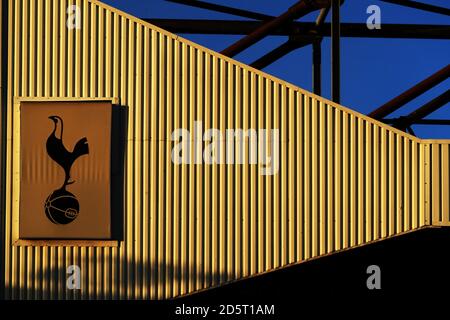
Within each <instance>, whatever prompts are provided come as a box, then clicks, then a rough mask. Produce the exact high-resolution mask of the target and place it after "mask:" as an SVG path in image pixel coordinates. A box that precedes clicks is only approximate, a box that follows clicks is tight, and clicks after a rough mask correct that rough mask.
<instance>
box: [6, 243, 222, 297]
mask: <svg viewBox="0 0 450 320" xmlns="http://www.w3.org/2000/svg"><path fill="white" fill-rule="evenodd" d="M91 249H92V250H93V251H94V256H95V255H99V254H101V250H102V248H91ZM87 256H88V257H89V254H87ZM79 260H80V259H79ZM48 262H49V261H48ZM108 262H109V263H107V264H102V265H92V266H90V265H89V262H88V261H87V260H86V261H77V262H76V261H72V262H71V263H70V264H76V265H79V266H80V271H81V278H80V282H81V283H80V284H81V289H74V290H71V289H69V288H68V286H67V280H68V279H69V277H70V275H71V274H68V273H67V269H66V265H62V266H60V267H59V266H56V267H53V268H47V269H44V270H42V271H41V272H39V273H38V274H30V275H26V276H25V277H24V278H23V281H24V283H23V285H15V286H11V285H10V286H6V295H5V298H6V299H7V300H80V299H81V300H111V299H114V300H116V299H124V300H134V299H137V300H141V299H150V297H152V298H153V297H154V299H166V298H170V297H171V296H172V295H173V294H174V293H175V292H179V290H180V288H181V287H184V288H185V290H187V289H188V288H189V284H190V283H191V284H192V285H193V287H192V289H194V288H196V287H195V286H196V285H197V280H198V281H201V282H200V283H199V284H205V285H207V286H211V285H212V284H213V283H217V282H218V281H219V280H220V279H226V277H227V275H226V274H221V273H207V274H205V273H204V272H202V271H201V270H196V267H195V265H194V264H191V265H190V266H187V265H186V266H182V265H173V264H169V263H164V262H160V263H145V262H143V263H140V262H133V261H132V260H128V263H122V264H117V268H116V267H114V266H113V260H112V259H109V260H108ZM70 264H68V265H70ZM68 265H67V266H68ZM43 279H52V280H53V281H43ZM16 280H17V282H19V279H16ZM155 282H156V283H158V285H152V284H154V283H155Z"/></svg>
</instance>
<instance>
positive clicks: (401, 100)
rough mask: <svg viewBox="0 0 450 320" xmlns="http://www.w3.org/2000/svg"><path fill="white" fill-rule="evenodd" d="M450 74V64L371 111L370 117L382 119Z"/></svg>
mask: <svg viewBox="0 0 450 320" xmlns="http://www.w3.org/2000/svg"><path fill="white" fill-rule="evenodd" d="M449 76H450V64H449V65H447V66H445V67H444V68H442V69H441V70H439V71H438V72H436V73H434V74H432V75H431V76H429V77H428V78H426V79H425V80H423V81H421V82H419V83H418V84H416V85H415V86H413V87H412V88H410V89H408V90H406V91H405V92H403V93H402V94H400V95H399V96H397V97H395V98H394V99H392V100H390V101H388V102H387V103H385V104H384V105H382V106H381V107H379V108H377V109H376V110H374V111H372V112H371V113H369V117H372V118H375V119H382V118H384V117H386V116H387V115H389V114H391V113H392V112H394V111H395V110H397V109H400V108H401V107H402V106H404V105H405V104H407V103H408V102H410V101H411V100H413V99H415V98H417V97H418V96H420V95H421V94H422V93H424V92H426V91H428V90H429V89H431V88H433V87H434V86H436V85H438V84H439V83H441V82H442V81H444V80H446V79H447V78H448V77H449Z"/></svg>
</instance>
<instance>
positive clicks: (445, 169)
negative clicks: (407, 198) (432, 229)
mask: <svg viewBox="0 0 450 320" xmlns="http://www.w3.org/2000/svg"><path fill="white" fill-rule="evenodd" d="M429 148H430V194H431V196H430V211H431V215H432V222H433V225H447V226H450V209H449V198H450V174H449V170H450V156H449V149H450V145H449V144H448V143H442V142H434V143H430V145H429Z"/></svg>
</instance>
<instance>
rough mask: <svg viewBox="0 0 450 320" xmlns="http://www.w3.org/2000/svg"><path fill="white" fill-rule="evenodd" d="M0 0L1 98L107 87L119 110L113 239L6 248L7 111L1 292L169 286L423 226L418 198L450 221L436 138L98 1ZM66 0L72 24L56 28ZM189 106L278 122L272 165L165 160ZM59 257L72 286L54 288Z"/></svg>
mask: <svg viewBox="0 0 450 320" xmlns="http://www.w3.org/2000/svg"><path fill="white" fill-rule="evenodd" d="M9 3H10V9H9V10H10V12H9V18H10V20H9V26H10V32H9V47H10V53H9V54H10V55H9V64H8V68H9V69H8V71H9V83H10V86H9V92H8V101H9V103H10V106H9V110H12V105H13V99H14V97H72V98H73V97H80V98H81V97H82V98H92V97H117V98H119V102H120V104H121V105H122V106H125V107H126V108H127V109H128V116H129V119H128V134H127V135H128V139H127V150H126V177H125V208H124V241H121V242H120V245H119V247H98V246H97V247H93V246H57V247H54V246H45V245H40V246H13V245H12V233H13V231H12V230H13V228H14V223H15V222H14V221H13V219H12V216H13V215H12V212H13V210H17V199H18V194H17V188H16V187H15V184H14V183H13V173H14V172H16V171H17V170H19V168H18V155H17V154H13V151H12V150H13V149H12V148H13V147H12V145H13V144H14V143H17V141H14V139H13V136H14V135H13V131H14V127H13V123H14V121H15V119H13V115H12V112H9V113H8V137H7V138H8V145H7V166H8V167H7V173H8V176H7V177H6V179H7V180H6V181H7V186H8V188H7V190H6V191H7V194H6V196H7V203H6V205H7V208H6V209H7V215H6V229H5V237H6V244H5V251H6V253H5V282H6V284H5V285H6V288H5V296H6V298H9V299H18V298H22V299H23V298H28V299H48V298H52V299H73V298H75V299H78V298H86V299H109V298H122V299H132V298H136V299H141V298H142V299H147V298H159V299H160V298H169V297H174V296H178V295H182V294H185V293H189V292H193V291H196V290H199V289H203V288H208V287H211V286H216V285H219V284H223V283H225V282H228V281H231V280H235V279H240V278H243V277H247V276H250V275H255V274H257V273H261V272H265V271H268V270H272V269H274V268H278V267H281V266H285V265H287V264H290V263H296V262H301V261H305V260H307V259H310V258H313V257H317V256H319V255H323V254H326V253H330V252H334V251H338V250H341V249H346V248H349V247H353V246H357V245H361V244H365V243H367V242H370V241H374V240H379V239H382V238H385V237H388V236H392V235H396V234H399V233H402V232H407V231H410V230H413V229H416V228H419V227H422V226H425V225H429V224H431V222H430V216H431V214H430V208H432V209H433V210H437V211H433V214H435V213H436V212H440V213H437V214H438V216H439V217H440V218H439V219H441V220H439V221H446V222H449V215H448V192H449V178H448V171H449V159H448V151H449V143H448V142H440V143H439V142H436V143H429V142H426V141H425V140H420V139H417V138H415V137H412V136H410V135H408V134H405V133H403V132H401V131H398V130H395V129H392V128H390V127H387V126H385V125H382V124H381V123H379V122H376V121H374V120H372V119H370V118H368V117H365V116H363V115H361V114H359V113H356V112H353V111H351V110H349V109H346V108H344V107H341V106H339V105H336V104H334V103H332V102H330V101H328V100H325V99H322V98H320V97H317V96H315V95H313V94H310V93H308V92H306V91H304V90H301V89H299V88H297V87H295V86H292V85H290V84H288V83H285V82H283V81H281V80H278V79H275V78H273V77H271V76H268V75H266V74H264V73H262V72H259V71H256V70H254V69H252V68H250V67H247V66H245V65H242V64H240V63H238V62H235V61H233V60H231V59H228V58H224V57H222V56H220V55H219V54H217V53H214V52H212V51H210V50H207V49H205V48H202V47H201V46H198V45H196V44H193V43H191V42H189V41H186V40H184V39H181V38H178V37H177V36H175V35H171V34H169V33H168V32H165V31H163V30H160V29H159V28H156V27H154V26H152V25H150V24H147V23H145V22H142V21H140V20H138V19H136V18H133V17H131V16H129V15H127V14H124V13H121V12H119V11H117V10H115V9H112V8H110V7H108V6H106V5H103V4H101V3H99V2H97V1H88V0H76V1H75V0H62V1H60V0H58V1H57V0H47V1H38V0H14V1H12V0H11V1H10V2H9ZM72 4H74V5H77V6H79V7H80V8H81V19H82V23H81V29H80V30H76V29H75V30H69V29H68V28H67V27H66V19H67V13H66V10H67V7H68V6H69V5H72ZM195 120H201V121H202V122H203V125H204V129H207V128H211V127H214V128H219V129H221V130H225V129H226V128H243V129H244V130H245V129H248V128H255V129H258V128H278V129H279V130H280V141H281V144H280V170H279V172H278V174H276V175H273V176H262V175H260V174H259V169H260V165H233V166H231V165H226V164H221V165H205V164H195V165H194V164H192V165H186V164H183V165H174V164H173V163H172V161H171V150H172V147H173V146H174V142H172V141H171V140H170V138H171V133H172V131H173V130H174V129H175V128H180V127H183V128H186V129H189V130H190V131H191V132H192V131H193V126H194V121H195ZM436 181H439V185H436V184H435V182H436ZM430 183H431V184H430ZM430 186H431V189H430ZM435 188H436V190H435ZM434 191H439V192H437V193H435V192H434ZM430 193H431V194H430ZM438 208H439V209H438ZM444 211H445V212H444ZM433 217H434V216H433ZM433 221H435V220H433ZM436 221H438V220H436ZM72 264H77V265H79V266H80V267H81V271H82V288H81V290H75V291H73V290H68V289H66V286H65V285H66V267H67V266H68V265H72Z"/></svg>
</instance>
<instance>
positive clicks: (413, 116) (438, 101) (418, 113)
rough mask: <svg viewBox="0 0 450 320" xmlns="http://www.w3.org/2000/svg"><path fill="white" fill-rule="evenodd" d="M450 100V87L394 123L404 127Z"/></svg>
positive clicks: (397, 126)
mask: <svg viewBox="0 0 450 320" xmlns="http://www.w3.org/2000/svg"><path fill="white" fill-rule="evenodd" d="M449 102H450V89H449V90H447V91H445V92H444V93H443V94H441V95H439V96H437V97H436V98H434V99H433V100H431V101H430V102H428V103H426V104H424V105H423V106H422V107H420V108H418V109H417V110H415V111H413V112H411V113H410V114H408V115H407V116H406V117H400V118H398V119H397V120H396V121H395V122H394V123H393V124H392V125H393V126H394V127H396V128H399V129H404V128H407V127H409V126H410V125H412V124H414V123H415V122H416V121H418V120H421V119H423V118H425V117H426V116H428V115H429V114H431V113H433V112H434V111H436V110H438V109H439V108H441V107H443V106H444V105H446V104H447V103H449Z"/></svg>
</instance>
